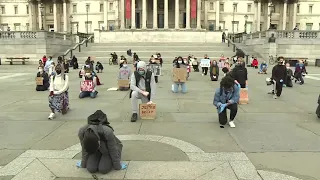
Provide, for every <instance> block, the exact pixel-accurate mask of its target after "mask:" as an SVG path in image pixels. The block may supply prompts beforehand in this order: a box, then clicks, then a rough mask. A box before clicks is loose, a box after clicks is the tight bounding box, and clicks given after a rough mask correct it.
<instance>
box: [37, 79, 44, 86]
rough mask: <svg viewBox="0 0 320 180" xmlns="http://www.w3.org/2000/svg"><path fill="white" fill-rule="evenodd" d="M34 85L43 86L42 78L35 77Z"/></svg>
mask: <svg viewBox="0 0 320 180" xmlns="http://www.w3.org/2000/svg"><path fill="white" fill-rule="evenodd" d="M36 85H37V86H42V85H43V77H36Z"/></svg>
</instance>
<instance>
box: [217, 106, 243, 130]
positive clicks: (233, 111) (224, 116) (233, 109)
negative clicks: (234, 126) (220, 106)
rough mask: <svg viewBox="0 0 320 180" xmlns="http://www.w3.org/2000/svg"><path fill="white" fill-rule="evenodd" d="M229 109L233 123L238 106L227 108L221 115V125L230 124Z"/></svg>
mask: <svg viewBox="0 0 320 180" xmlns="http://www.w3.org/2000/svg"><path fill="white" fill-rule="evenodd" d="M227 109H230V121H233V120H234V118H235V117H236V115H237V112H238V104H237V103H235V104H231V105H229V106H227V107H226V108H225V109H224V110H223V111H222V112H221V113H220V114H219V123H220V124H221V125H226V124H227V122H228V117H227Z"/></svg>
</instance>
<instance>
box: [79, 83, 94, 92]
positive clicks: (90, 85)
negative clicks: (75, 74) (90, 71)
mask: <svg viewBox="0 0 320 180" xmlns="http://www.w3.org/2000/svg"><path fill="white" fill-rule="evenodd" d="M93 87H94V86H93V81H91V80H85V81H82V82H80V89H81V91H88V92H92V91H93V89H94V88H93Z"/></svg>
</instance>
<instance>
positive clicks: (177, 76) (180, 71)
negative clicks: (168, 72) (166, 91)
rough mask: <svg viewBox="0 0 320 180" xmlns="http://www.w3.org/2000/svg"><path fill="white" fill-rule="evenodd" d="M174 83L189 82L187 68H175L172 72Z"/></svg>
mask: <svg viewBox="0 0 320 180" xmlns="http://www.w3.org/2000/svg"><path fill="white" fill-rule="evenodd" d="M172 75H173V82H186V81H187V76H188V72H187V68H173V71H172Z"/></svg>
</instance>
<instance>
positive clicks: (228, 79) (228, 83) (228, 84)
mask: <svg viewBox="0 0 320 180" xmlns="http://www.w3.org/2000/svg"><path fill="white" fill-rule="evenodd" d="M233 86H234V79H233V78H232V76H230V75H227V76H225V77H224V78H222V79H221V82H220V87H221V88H225V89H230V88H232V87H233Z"/></svg>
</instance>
